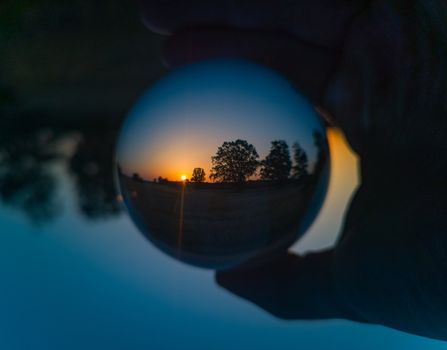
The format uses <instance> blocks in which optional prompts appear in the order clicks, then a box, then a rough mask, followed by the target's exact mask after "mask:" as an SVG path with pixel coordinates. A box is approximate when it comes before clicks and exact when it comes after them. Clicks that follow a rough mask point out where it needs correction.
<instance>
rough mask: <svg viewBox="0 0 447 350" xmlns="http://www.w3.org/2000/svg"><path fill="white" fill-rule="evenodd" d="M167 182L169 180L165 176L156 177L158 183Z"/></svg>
mask: <svg viewBox="0 0 447 350" xmlns="http://www.w3.org/2000/svg"><path fill="white" fill-rule="evenodd" d="M168 182H169V180H168V178H167V177H161V176H159V177H158V183H159V184H165V183H168Z"/></svg>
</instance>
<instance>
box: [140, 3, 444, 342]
mask: <svg viewBox="0 0 447 350" xmlns="http://www.w3.org/2000/svg"><path fill="white" fill-rule="evenodd" d="M141 8H142V13H143V18H144V22H145V23H146V25H147V26H148V27H149V28H150V29H151V30H155V31H158V32H160V33H162V34H164V35H166V36H167V39H166V45H165V51H164V60H165V62H166V63H167V64H168V66H170V67H172V68H175V67H178V66H181V65H184V64H187V63H190V62H194V61H197V60H202V59H207V58H212V57H223V56H224V57H240V58H248V59H250V60H253V61H255V62H259V63H261V64H265V65H268V66H270V67H272V68H274V69H276V70H277V71H279V72H281V73H282V74H283V75H285V76H286V77H287V78H288V79H289V80H290V81H291V82H293V83H294V84H295V86H296V87H297V88H298V89H300V90H301V91H302V92H303V93H304V94H306V95H307V96H308V98H309V99H310V100H311V101H312V102H313V103H314V104H315V106H318V107H319V108H321V109H322V110H324V111H325V115H326V116H330V119H331V122H332V123H333V124H335V125H337V126H338V127H340V128H341V129H342V130H343V131H344V133H345V135H346V137H347V139H348V141H349V143H350V144H351V146H352V147H353V149H354V150H355V151H356V152H357V153H358V154H359V156H360V158H361V179H362V182H361V186H360V188H359V189H358V190H357V193H356V195H355V197H354V199H353V200H352V201H351V203H350V206H349V208H348V210H347V213H346V217H345V223H344V227H343V232H342V235H341V237H340V239H339V241H338V243H337V244H336V245H335V247H333V248H331V249H329V250H326V251H323V252H319V253H313V254H308V255H305V256H298V255H294V254H291V253H287V252H284V253H283V254H282V255H279V256H277V257H276V258H275V259H273V260H269V261H263V262H262V263H254V262H250V263H248V264H247V265H245V266H240V267H238V268H235V269H232V270H228V271H223V272H218V273H216V281H217V283H218V284H219V285H220V286H222V287H223V288H226V289H227V290H229V291H230V292H232V293H234V294H236V295H238V296H240V297H242V298H245V299H247V300H249V301H251V302H253V303H255V304H257V305H258V306H260V307H261V308H263V309H265V310H266V311H268V312H270V313H272V314H273V315H275V316H277V317H281V318H285V319H323V318H346V319H350V320H356V321H361V322H369V323H376V324H381V325H385V326H389V327H392V328H396V329H400V330H403V331H407V332H410V333H414V334H419V335H423V336H427V337H432V338H438V339H447V302H446V300H447V298H446V296H447V278H446V276H447V236H446V235H447V223H446V219H445V218H447V200H446V198H447V184H446V182H445V178H447V164H446V163H447V159H446V156H445V154H446V150H447V141H446V138H445V135H446V131H447V106H446V104H447V89H446V87H447V86H446V85H447V82H446V77H447V74H446V61H447V24H446V23H447V5H446V2H445V1H441V0H431V1H428V0H426V1H423V0H401V1H380V0H379V1H348V0H346V1H342V0H337V1H335V0H334V1H330V0H304V1H296V2H291V1H286V0H281V1H278V0H276V1H273V0H268V1H254V0H247V1H228V0H227V1H224V0H217V1H207V0H194V1H188V2H186V1H182V0H168V1H166V0H142V1H141Z"/></svg>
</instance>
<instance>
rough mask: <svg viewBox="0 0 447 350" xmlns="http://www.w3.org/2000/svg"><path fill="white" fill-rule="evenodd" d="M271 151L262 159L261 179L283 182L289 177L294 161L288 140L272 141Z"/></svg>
mask: <svg viewBox="0 0 447 350" xmlns="http://www.w3.org/2000/svg"><path fill="white" fill-rule="evenodd" d="M271 143H272V146H271V148H270V153H269V154H268V155H267V157H265V159H264V160H263V161H261V179H262V180H269V181H278V182H283V181H286V180H287V179H288V178H289V174H290V169H291V168H292V161H291V160H290V152H289V146H288V145H287V143H286V141H283V140H276V141H272V142H271Z"/></svg>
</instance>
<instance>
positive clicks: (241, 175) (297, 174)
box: [133, 132, 326, 184]
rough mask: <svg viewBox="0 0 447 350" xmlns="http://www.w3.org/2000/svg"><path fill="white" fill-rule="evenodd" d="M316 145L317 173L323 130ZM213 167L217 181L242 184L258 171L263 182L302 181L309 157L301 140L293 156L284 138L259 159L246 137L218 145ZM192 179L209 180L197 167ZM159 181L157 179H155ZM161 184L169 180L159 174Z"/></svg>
mask: <svg viewBox="0 0 447 350" xmlns="http://www.w3.org/2000/svg"><path fill="white" fill-rule="evenodd" d="M313 137H314V144H315V146H316V147H317V161H316V163H315V165H314V171H313V172H314V173H319V172H320V170H321V168H322V167H323V165H324V160H325V157H326V152H325V151H324V141H323V137H322V135H321V134H320V133H318V132H314V134H313ZM211 162H212V168H211V172H210V175H209V178H210V180H211V181H214V182H231V183H237V184H241V183H244V182H246V181H247V180H248V179H249V178H250V177H251V176H253V175H255V174H256V172H257V171H258V170H259V178H260V180H262V181H272V182H278V183H281V182H285V181H288V180H295V181H302V180H304V179H305V178H306V177H307V176H308V175H309V171H308V167H309V164H308V157H307V154H306V152H305V151H304V149H303V148H302V147H301V145H300V144H299V143H298V142H295V143H293V145H292V155H291V151H290V149H289V145H288V144H287V142H286V141H284V140H274V141H271V146H270V151H269V153H268V154H267V156H266V157H265V158H264V159H262V160H259V154H258V152H257V151H256V148H255V146H253V145H252V144H250V143H248V141H246V140H241V139H237V140H235V141H225V142H224V143H223V144H222V145H221V146H219V147H218V148H217V151H216V154H215V155H214V156H212V157H211ZM133 178H134V180H141V179H140V177H139V175H138V174H134V175H133ZM189 181H190V182H195V183H202V182H205V181H206V173H205V170H204V169H203V168H199V167H197V168H194V169H193V172H192V175H191V178H190V179H189ZM154 182H156V179H154ZM158 182H159V183H166V182H168V179H166V178H162V177H159V178H158Z"/></svg>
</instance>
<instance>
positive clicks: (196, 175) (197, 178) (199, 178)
mask: <svg viewBox="0 0 447 350" xmlns="http://www.w3.org/2000/svg"><path fill="white" fill-rule="evenodd" d="M205 179H206V177H205V170H203V168H194V170H193V171H192V176H191V182H204V181H205Z"/></svg>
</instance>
